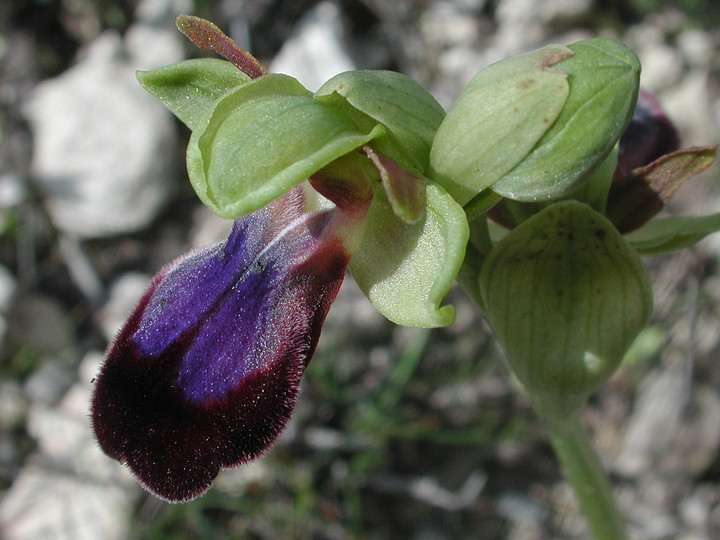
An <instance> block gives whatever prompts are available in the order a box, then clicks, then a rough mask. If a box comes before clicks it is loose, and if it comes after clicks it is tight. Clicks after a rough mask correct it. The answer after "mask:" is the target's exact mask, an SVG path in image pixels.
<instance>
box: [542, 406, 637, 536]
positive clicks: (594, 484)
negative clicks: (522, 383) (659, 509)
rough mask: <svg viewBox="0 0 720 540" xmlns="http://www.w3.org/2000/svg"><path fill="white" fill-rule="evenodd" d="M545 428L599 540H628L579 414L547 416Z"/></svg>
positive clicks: (544, 417)
mask: <svg viewBox="0 0 720 540" xmlns="http://www.w3.org/2000/svg"><path fill="white" fill-rule="evenodd" d="M538 412H539V413H540V416H541V417H542V418H543V420H544V421H545V427H546V430H547V432H548V436H549V437H550V442H551V444H552V446H553V449H554V450H555V455H556V456H557V458H558V460H559V461H560V464H561V465H562V468H563V470H564V471H565V475H566V476H567V478H568V480H569V481H570V484H571V485H572V487H573V489H574V491H575V494H576V496H577V498H578V499H579V500H580V506H581V508H582V511H583V513H584V514H585V517H586V519H587V520H588V524H589V526H590V530H591V531H592V535H593V538H594V539H595V540H625V539H626V538H627V535H626V533H625V523H624V519H623V517H622V515H621V514H620V512H619V511H618V508H617V506H616V504H615V501H614V499H613V496H612V489H611V486H610V483H609V481H608V478H607V475H606V474H605V471H604V469H603V466H602V464H601V463H600V459H599V458H598V456H597V453H596V452H595V450H594V449H593V448H592V446H591V445H590V441H589V440H588V437H587V434H586V433H585V430H584V429H583V427H582V424H581V423H580V419H579V414H578V413H574V414H571V415H569V416H566V417H564V418H557V417H555V415H552V417H548V416H544V415H543V414H542V411H538Z"/></svg>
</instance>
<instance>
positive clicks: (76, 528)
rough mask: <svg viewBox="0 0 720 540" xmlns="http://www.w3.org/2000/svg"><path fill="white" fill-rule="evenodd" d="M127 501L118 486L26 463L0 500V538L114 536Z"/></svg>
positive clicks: (123, 534) (121, 533) (88, 539)
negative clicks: (0, 536) (0, 532)
mask: <svg viewBox="0 0 720 540" xmlns="http://www.w3.org/2000/svg"><path fill="white" fill-rule="evenodd" d="M131 503H132V501H131V499H130V498H129V497H128V496H127V494H126V492H125V491H124V490H123V489H122V488H121V487H119V486H116V485H112V484H101V483H98V482H95V481H92V480H91V481H87V480H83V479H80V478H78V477H75V476H71V475H68V474H67V473H66V472H64V471H61V470H53V469H48V468H45V467H41V466H26V467H25V468H23V470H22V471H21V472H20V474H19V475H18V477H17V478H16V479H15V481H14V482H13V484H12V487H11V488H10V489H9V490H8V492H7V493H6V495H5V497H4V498H3V499H2V501H1V502H0V530H2V533H3V538H4V539H5V540H37V539H39V538H56V539H72V540H98V539H100V538H102V539H103V540H120V539H122V538H127V532H128V519H127V516H128V515H129V514H130V510H131Z"/></svg>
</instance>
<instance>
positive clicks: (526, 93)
mask: <svg viewBox="0 0 720 540" xmlns="http://www.w3.org/2000/svg"><path fill="white" fill-rule="evenodd" d="M572 54H573V53H572V51H571V50H570V49H568V48H567V47H563V46H560V45H552V46H549V47H545V48H543V49H539V50H537V51H533V52H530V53H527V54H524V55H521V56H516V57H514V58H508V59H507V60H503V61H501V62H498V63H496V64H493V65H491V66H489V67H487V68H485V69H483V70H482V71H480V73H478V74H477V75H476V76H475V77H474V78H473V79H472V80H471V81H470V83H468V85H467V86H466V87H465V89H464V90H463V92H462V94H460V97H459V98H458V100H457V101H456V102H455V104H454V105H453V106H452V108H451V109H450V111H449V112H448V114H447V116H446V117H445V120H443V122H442V124H441V125H440V127H439V128H438V131H437V133H436V135H435V140H434V141H433V146H432V150H431V151H430V163H429V167H428V176H429V177H430V178H431V179H432V180H434V181H436V182H438V183H439V184H440V185H442V186H443V187H444V188H445V189H446V190H447V191H448V193H450V195H452V196H453V197H454V198H455V200H456V201H458V202H459V203H460V204H462V205H464V204H465V203H467V202H468V201H470V200H471V199H472V198H474V197H475V196H476V195H477V194H478V193H480V192H481V191H482V190H484V189H485V188H487V187H490V186H492V185H493V184H494V183H495V182H497V180H498V179H499V178H501V177H502V176H503V175H504V174H506V173H507V172H509V171H510V170H511V169H512V168H513V167H515V166H516V165H517V164H518V163H520V161H521V160H522V159H524V158H525V156H526V155H527V154H528V153H529V152H530V151H531V150H532V149H533V147H534V146H535V145H536V144H537V142H538V141H539V140H540V138H541V137H542V136H543V135H544V134H545V133H546V132H547V131H548V129H549V128H550V126H552V125H553V122H555V119H556V118H557V117H558V115H559V114H560V112H561V110H562V108H563V106H564V105H565V101H566V100H567V98H568V93H569V86H568V81H567V75H566V74H565V73H563V72H561V71H560V70H558V69H555V68H554V67H552V66H553V65H554V64H557V63H558V62H559V61H561V60H563V59H565V58H567V57H569V56H571V55H572Z"/></svg>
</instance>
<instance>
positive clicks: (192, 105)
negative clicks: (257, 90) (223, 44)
mask: <svg viewBox="0 0 720 540" xmlns="http://www.w3.org/2000/svg"><path fill="white" fill-rule="evenodd" d="M137 79H138V81H139V82H140V84H141V85H142V87H143V88H145V90H147V91H148V92H150V93H151V94H152V95H153V96H155V97H156V98H157V99H158V100H160V102H161V103H162V104H163V105H165V106H166V107H167V108H168V109H170V111H171V112H172V113H173V114H174V115H175V116H177V117H178V118H179V119H180V121H181V122H182V123H183V124H185V125H186V126H187V127H189V128H190V129H191V130H193V129H195V128H196V127H197V126H198V125H200V124H201V122H202V120H203V118H204V117H205V116H207V115H208V114H210V112H211V111H212V109H213V107H214V105H215V102H216V101H217V100H218V99H220V98H221V97H222V96H223V95H225V94H226V93H228V92H229V91H230V90H232V89H233V88H237V87H238V86H242V85H244V84H246V83H247V82H248V81H250V80H251V79H250V77H248V76H247V75H245V73H243V72H242V71H240V70H239V69H238V68H236V67H235V66H234V65H232V64H231V63H230V62H227V61H225V60H218V59H216V58H198V59H194V60H184V61H182V62H180V63H178V64H173V65H171V66H165V67H162V68H160V69H155V70H152V71H138V72H137Z"/></svg>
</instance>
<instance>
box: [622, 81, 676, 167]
mask: <svg viewBox="0 0 720 540" xmlns="http://www.w3.org/2000/svg"><path fill="white" fill-rule="evenodd" d="M678 148H680V136H679V135H678V132H677V130H676V129H675V126H674V125H673V123H672V122H671V121H670V119H669V118H668V117H667V115H666V114H665V111H663V109H662V107H661V106H660V102H658V100H657V98H656V97H655V96H654V95H652V94H651V93H650V92H648V91H647V90H643V89H642V88H641V89H640V92H639V94H638V101H637V104H636V106H635V112H634V113H633V117H632V120H631V121H630V125H628V127H627V129H626V130H625V133H624V134H623V136H622V137H621V139H620V148H619V152H618V164H617V168H616V169H615V178H616V179H620V178H623V177H625V176H627V175H628V174H629V173H630V171H632V170H633V169H636V168H638V167H642V166H644V165H647V164H648V163H650V162H652V161H655V160H656V159H658V158H659V157H661V156H664V155H666V154H669V153H671V152H674V151H675V150H677V149H678Z"/></svg>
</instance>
